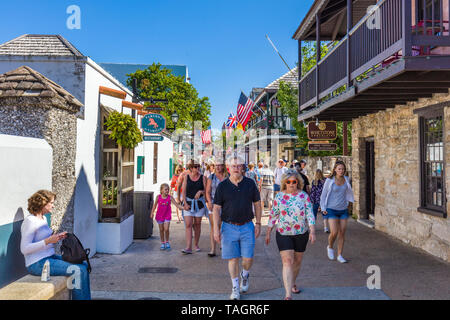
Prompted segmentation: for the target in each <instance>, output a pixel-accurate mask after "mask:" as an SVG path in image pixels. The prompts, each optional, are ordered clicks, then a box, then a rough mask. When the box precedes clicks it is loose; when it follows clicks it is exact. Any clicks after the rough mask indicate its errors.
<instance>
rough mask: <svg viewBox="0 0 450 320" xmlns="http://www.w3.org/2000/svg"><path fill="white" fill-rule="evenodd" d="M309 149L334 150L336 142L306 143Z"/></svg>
mask: <svg viewBox="0 0 450 320" xmlns="http://www.w3.org/2000/svg"><path fill="white" fill-rule="evenodd" d="M308 150H309V151H336V150H337V144H336V143H308Z"/></svg>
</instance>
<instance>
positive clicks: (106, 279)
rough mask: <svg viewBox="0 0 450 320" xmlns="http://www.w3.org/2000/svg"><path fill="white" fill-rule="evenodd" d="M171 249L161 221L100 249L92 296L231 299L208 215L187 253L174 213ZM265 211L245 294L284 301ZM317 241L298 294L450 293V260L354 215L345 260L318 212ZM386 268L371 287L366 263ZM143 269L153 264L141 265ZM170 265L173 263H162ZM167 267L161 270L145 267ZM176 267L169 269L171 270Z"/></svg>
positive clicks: (308, 253)
mask: <svg viewBox="0 0 450 320" xmlns="http://www.w3.org/2000/svg"><path fill="white" fill-rule="evenodd" d="M172 219H173V220H172V223H171V226H170V228H171V229H170V231H171V234H170V238H171V246H172V250H171V251H169V252H166V251H160V249H159V246H160V240H159V230H158V226H157V225H156V224H155V226H154V229H153V236H152V237H150V238H149V239H147V240H135V241H134V242H133V244H132V245H131V246H130V247H129V248H128V250H127V251H126V252H125V253H124V254H122V255H108V254H97V255H95V256H94V257H93V258H92V259H91V264H92V273H91V290H92V298H93V299H114V300H122V299H127V300H136V299H148V300H152V299H164V300H227V299H228V298H229V295H230V292H231V280H230V278H229V276H228V269H227V263H226V261H224V260H222V259H221V258H220V257H219V256H217V257H214V258H210V257H208V256H207V253H208V251H209V222H208V221H207V220H206V218H204V219H203V223H202V234H201V239H200V248H201V249H202V251H201V252H198V253H193V254H192V255H183V254H182V253H181V252H180V250H181V249H183V248H184V245H185V242H184V224H183V223H180V224H177V223H176V221H177V218H176V214H173V216H172ZM267 219H268V217H267V215H266V214H265V215H264V216H263V219H262V223H263V228H262V232H261V236H260V237H259V238H258V239H257V241H256V248H255V261H254V264H253V267H252V269H251V272H250V290H249V293H247V294H244V295H241V299H242V300H249V299H251V300H266V299H269V300H279V299H283V297H284V289H283V282H282V277H281V269H282V265H281V259H280V255H279V252H278V249H277V246H276V243H275V236H274V234H273V237H272V242H271V243H270V245H269V246H265V245H264V236H265V229H266V227H265V225H266V224H267ZM316 236H317V241H316V243H315V244H314V245H311V244H310V243H309V244H308V247H307V249H306V252H305V255H304V259H303V264H302V269H301V271H300V274H299V277H298V279H297V286H298V287H299V288H300V289H301V290H302V293H300V294H299V295H293V299H294V300H320V299H333V300H334V299H337V300H339V299H351V300H353V299H355V300H356V299H367V300H372V299H374V300H380V299H450V286H449V283H450V265H449V264H447V263H445V262H443V261H441V260H438V259H437V258H435V257H433V256H430V255H428V254H426V253H423V252H421V251H419V250H416V249H414V248H411V247H409V246H407V245H405V244H403V243H401V242H399V241H397V240H395V239H393V238H390V237H389V236H387V235H385V234H383V233H381V232H379V231H376V230H373V229H370V228H367V227H365V226H363V225H361V224H359V223H357V222H356V221H355V220H353V219H349V224H348V230H347V237H346V238H347V240H346V247H345V249H344V257H345V258H346V259H347V260H349V263H347V264H340V263H338V262H337V261H329V260H328V258H327V256H326V245H327V237H328V234H325V233H324V232H323V227H322V219H321V217H320V218H319V221H318V227H317V232H316ZM370 265H377V266H379V267H380V269H381V290H376V289H375V290H369V289H368V288H367V287H366V283H367V279H368V278H369V276H370V275H371V274H367V273H366V271H367V267H368V266H370ZM142 268H155V269H150V270H148V269H147V270H144V269H142ZM161 268H170V269H161ZM145 271H151V272H163V273H146V272H145ZM168 272H171V273H168Z"/></svg>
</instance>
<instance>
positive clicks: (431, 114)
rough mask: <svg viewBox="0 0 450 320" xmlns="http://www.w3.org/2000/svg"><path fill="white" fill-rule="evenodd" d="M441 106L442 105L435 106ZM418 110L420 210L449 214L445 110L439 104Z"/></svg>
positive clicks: (435, 213)
mask: <svg viewBox="0 0 450 320" xmlns="http://www.w3.org/2000/svg"><path fill="white" fill-rule="evenodd" d="M439 106H441V108H436V107H439ZM417 113H419V133H420V174H421V176H420V178H421V186H420V187H421V193H420V198H421V199H420V205H421V207H420V208H419V211H421V212H424V213H430V214H433V215H437V216H440V217H443V218H447V212H446V191H445V160H444V157H445V153H444V132H445V128H444V111H443V105H436V106H434V108H431V109H428V111H426V112H423V110H422V109H421V111H419V112H417Z"/></svg>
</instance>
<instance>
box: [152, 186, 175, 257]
mask: <svg viewBox="0 0 450 320" xmlns="http://www.w3.org/2000/svg"><path fill="white" fill-rule="evenodd" d="M160 193H161V194H160V195H158V196H157V197H156V200H155V203H154V205H153V208H152V212H151V213H150V219H153V217H154V214H155V210H156V208H158V210H157V211H156V217H155V220H156V222H157V223H158V226H159V235H160V237H161V247H160V250H170V249H171V247H170V243H169V227H170V221H171V220H172V206H171V204H174V205H175V206H176V207H177V208H179V209H181V210H183V207H182V206H181V205H180V204H179V203H178V202H177V201H176V200H175V199H174V198H173V197H172V196H171V195H169V185H168V184H167V183H163V184H162V185H161V188H160Z"/></svg>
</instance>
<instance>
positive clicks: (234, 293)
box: [230, 287, 241, 300]
mask: <svg viewBox="0 0 450 320" xmlns="http://www.w3.org/2000/svg"><path fill="white" fill-rule="evenodd" d="M239 299H241V295H240V294H239V288H237V287H233V290H232V291H231V295H230V300H239Z"/></svg>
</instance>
